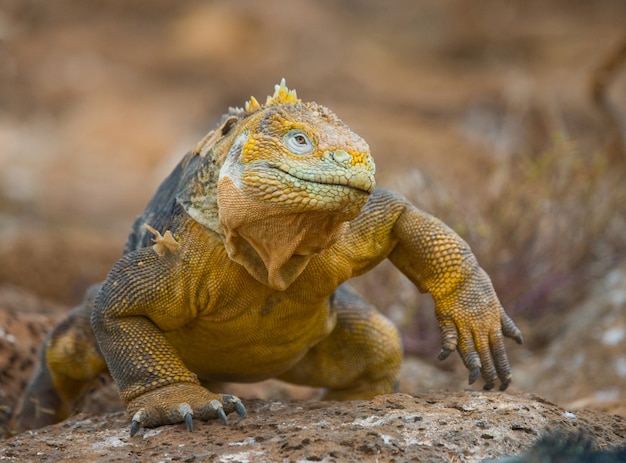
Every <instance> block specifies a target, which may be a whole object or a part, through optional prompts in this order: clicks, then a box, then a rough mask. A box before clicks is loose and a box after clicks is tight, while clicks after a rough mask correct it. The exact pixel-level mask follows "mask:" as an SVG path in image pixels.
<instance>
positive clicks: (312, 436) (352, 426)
mask: <svg viewBox="0 0 626 463" xmlns="http://www.w3.org/2000/svg"><path fill="white" fill-rule="evenodd" d="M246 405H247V407H248V408H249V410H250V412H251V413H250V417H249V418H246V419H243V418H239V417H232V418H231V419H230V423H229V424H228V425H227V426H224V425H222V424H221V423H218V422H210V423H196V424H195V429H194V431H193V432H192V433H189V432H188V431H187V430H186V429H185V427H184V425H182V424H181V425H176V426H164V427H160V428H157V429H151V430H144V431H143V432H140V433H139V434H138V435H136V436H134V437H132V438H131V437H129V433H128V429H129V426H128V419H127V417H126V416H125V415H124V414H123V413H114V414H107V415H91V414H89V415H86V414H80V415H77V416H76V417H74V418H71V419H69V420H67V421H65V422H64V423H61V424H58V425H54V426H51V427H47V428H44V429H42V430H40V431H35V432H32V433H26V434H21V435H19V436H17V437H15V438H13V439H10V440H8V441H6V442H4V443H2V444H1V445H0V459H1V460H2V461H8V462H16V463H17V462H30V461H33V462H34V461H46V462H47V461H55V462H57V461H63V462H65V461H85V462H92V461H93V462H96V461H111V462H113V461H185V462H196V461H215V462H263V461H268V462H270V461H277V462H278V461H302V462H305V461H308V462H312V461H324V462H359V461H380V462H382V461H388V462H405V461H406V462H408V461H415V462H451V461H467V462H478V461H482V460H484V459H491V458H494V457H497V456H501V455H507V454H509V455H510V454H515V453H519V452H520V451H521V450H522V449H524V448H525V447H527V446H529V445H531V443H532V442H533V441H535V440H536V439H537V438H538V436H539V435H540V434H541V433H542V432H543V430H545V429H561V430H563V432H575V433H576V432H580V431H581V430H582V431H585V432H586V433H588V434H589V435H591V436H594V437H595V441H596V443H597V445H598V446H601V447H602V448H607V447H613V446H616V445H618V444H620V443H622V442H623V440H624V436H625V435H626V418H624V417H619V416H609V415H605V414H602V413H599V412H594V411H589V410H585V411H581V412H579V413H576V414H574V413H571V412H566V411H565V410H564V409H562V408H560V407H557V406H556V405H554V404H551V403H549V402H546V401H544V400H542V399H538V398H536V397H532V396H525V395H517V394H514V395H511V394H500V393H484V392H432V393H424V394H418V395H416V396H410V395H406V394H393V395H385V396H380V397H377V398H376V399H374V400H372V401H355V402H348V403H336V402H328V403H320V402H310V401H308V402H278V401H272V402H269V403H268V402H265V401H259V400H255V401H247V402H246Z"/></svg>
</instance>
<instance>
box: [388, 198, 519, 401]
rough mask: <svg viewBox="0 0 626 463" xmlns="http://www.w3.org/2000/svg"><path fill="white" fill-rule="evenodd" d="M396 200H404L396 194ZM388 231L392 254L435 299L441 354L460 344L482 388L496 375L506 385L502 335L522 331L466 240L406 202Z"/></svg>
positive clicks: (490, 384) (507, 372) (508, 377)
mask: <svg viewBox="0 0 626 463" xmlns="http://www.w3.org/2000/svg"><path fill="white" fill-rule="evenodd" d="M398 200H399V201H406V200H403V198H402V199H399V197H397V196H396V201H398ZM392 234H393V236H394V238H395V239H396V240H397V245H396V246H395V248H394V249H393V251H392V252H391V254H390V255H389V258H390V260H391V261H392V262H393V263H394V264H395V265H396V266H397V267H398V268H399V269H400V270H401V271H402V272H403V273H404V274H405V275H407V276H408V277H409V278H410V279H411V280H412V281H413V282H414V283H415V284H416V285H417V286H418V287H419V288H420V290H421V291H424V292H429V293H430V294H431V295H432V296H433V299H434V301H435V311H436V316H437V320H438V322H439V328H440V331H441V344H442V350H441V353H440V354H439V358H440V359H445V358H446V357H448V355H450V353H451V352H452V351H454V350H458V351H459V354H460V355H461V358H462V359H463V363H464V364H465V366H466V367H467V368H468V369H469V370H470V375H469V382H470V384H471V383H473V382H474V381H476V379H477V378H478V376H479V375H480V374H481V373H482V377H483V379H484V380H485V386H484V388H485V389H492V388H493V387H494V385H495V383H496V380H497V379H498V378H499V379H500V382H501V384H500V390H504V389H506V388H507V387H508V385H509V384H510V382H511V368H510V365H509V360H508V358H507V354H506V349H505V346H504V337H505V336H506V337H511V338H513V339H514V340H515V341H517V342H518V343H520V344H521V343H522V342H523V338H522V333H521V331H520V330H519V329H518V328H517V326H515V323H513V321H512V320H511V319H510V318H509V316H508V315H507V314H506V313H505V312H504V309H503V308H502V305H501V304H500V301H499V300H498V297H497V295H496V293H495V291H494V289H493V285H492V284H491V280H490V279H489V277H488V276H487V274H486V273H485V271H484V270H483V269H482V268H481V267H480V266H479V265H478V262H477V261H476V258H475V256H474V255H473V254H472V252H471V250H470V248H469V246H468V245H467V243H465V241H463V240H462V239H461V238H460V237H459V236H458V235H457V234H456V233H455V232H454V231H452V230H451V229H450V228H448V227H447V226H446V225H445V224H443V223H442V222H441V221H440V220H438V219H436V218H435V217H433V216H431V215H429V214H426V213H424V212H422V211H420V210H419V209H417V208H415V207H414V206H412V205H411V204H410V203H408V202H406V205H405V209H404V211H403V212H402V214H400V215H399V217H398V219H397V221H396V222H395V225H394V228H393V231H392Z"/></svg>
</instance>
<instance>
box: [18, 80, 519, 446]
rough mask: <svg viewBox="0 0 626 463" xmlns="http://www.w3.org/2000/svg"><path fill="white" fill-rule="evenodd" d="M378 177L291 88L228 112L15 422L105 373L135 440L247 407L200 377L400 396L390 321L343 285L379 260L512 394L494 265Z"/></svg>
mask: <svg viewBox="0 0 626 463" xmlns="http://www.w3.org/2000/svg"><path fill="white" fill-rule="evenodd" d="M374 172H375V167H374V162H373V160H372V158H371V155H370V152H369V147H368V146H367V143H365V141H364V140H363V139H362V138H360V137H359V136H358V135H356V134H355V133H353V132H352V131H351V130H350V129H349V128H348V127H347V126H346V125H345V124H344V123H343V122H341V121H340V120H339V119H338V118H337V116H335V115H334V114H333V113H332V112H331V111H329V110H328V109H327V108H325V107H323V106H320V105H317V104H316V103H303V102H301V101H300V100H299V99H298V98H297V96H296V94H295V92H294V91H290V90H288V89H287V88H286V86H285V84H284V82H283V83H281V85H277V86H276V91H275V93H274V95H273V96H270V97H268V99H267V101H266V102H265V103H264V104H260V103H259V102H258V101H257V100H256V99H254V98H251V99H250V101H248V102H247V103H246V104H245V106H244V108H243V109H231V110H230V111H229V112H228V114H226V115H225V116H224V118H223V120H222V123H221V124H220V125H219V127H218V128H217V129H216V130H214V131H212V132H211V133H209V134H208V135H207V136H206V137H205V138H204V139H203V140H202V141H201V142H200V143H199V144H198V146H197V147H196V148H195V149H194V150H192V151H191V152H190V153H189V154H187V155H186V156H185V157H184V158H183V159H182V160H181V162H180V163H179V164H178V166H177V167H176V168H175V169H174V171H173V172H172V174H170V176H169V177H168V178H167V179H166V180H165V181H164V182H163V184H162V185H161V187H160V188H159V189H158V191H157V192H156V194H155V195H154V197H153V198H152V200H151V201H150V203H149V204H148V206H147V208H146V210H145V211H144V213H143V214H142V215H141V216H140V217H139V218H138V219H137V220H136V222H135V224H134V225H133V228H132V230H131V233H130V236H129V238H128V241H127V243H126V247H125V251H124V256H123V257H122V258H121V259H120V260H119V261H118V262H117V263H116V265H115V266H114V267H113V269H112V270H111V272H110V273H109V275H108V277H107V279H106V281H104V283H102V285H101V287H100V288H99V290H98V289H95V290H94V291H92V295H91V297H88V298H87V299H86V301H85V302H84V303H83V304H82V305H81V306H80V307H78V308H77V309H76V310H75V311H74V312H72V314H71V315H70V316H69V317H68V319H67V320H66V321H64V322H63V323H61V324H60V325H59V326H58V327H57V328H56V329H55V330H54V331H53V332H52V333H51V334H50V336H49V339H48V341H47V343H46V345H45V346H44V353H43V362H42V365H41V367H40V368H39V370H38V373H37V374H36V375H35V377H33V379H32V381H31V383H30V385H29V388H28V390H27V391H26V394H25V396H24V401H23V405H22V407H21V411H18V414H17V416H16V419H15V421H14V426H15V428H16V429H25V428H32V427H38V426H41V425H43V424H47V423H49V422H53V421H55V420H58V419H62V418H63V417H64V416H66V415H67V414H68V413H70V412H71V410H72V407H73V406H74V404H73V401H74V399H75V398H76V396H77V395H80V393H81V392H82V391H83V390H84V389H85V387H86V386H87V385H88V384H89V383H90V381H91V380H92V379H93V378H95V377H96V376H97V375H98V374H99V373H101V372H103V371H106V369H107V368H108V370H109V371H110V373H111V375H112V376H113V378H114V380H115V382H116V384H117V386H118V387H119V390H120V394H121V396H122V398H123V399H124V400H125V401H126V402H127V404H128V412H129V414H130V415H131V417H132V425H131V434H134V433H136V432H137V431H138V429H139V428H140V427H141V426H159V425H163V424H168V423H176V422H182V421H184V422H185V423H186V424H187V426H188V428H189V429H191V427H192V417H196V418H199V419H210V418H221V419H222V420H224V421H225V420H226V415H227V413H230V412H232V411H236V412H237V413H239V414H241V415H243V416H245V414H246V411H245V408H244V407H243V405H242V403H241V401H240V400H239V399H238V398H236V397H233V396H224V395H221V394H216V393H213V392H210V391H208V390H207V389H205V388H204V387H203V386H201V381H202V380H206V381H242V382H251V381H258V380H262V379H266V378H270V377H278V378H281V379H283V380H286V381H291V382H294V383H298V384H308V385H312V386H317V387H323V388H326V390H327V392H326V398H328V399H358V398H371V397H373V396H375V395H377V394H382V393H388V392H392V391H393V390H394V388H395V387H396V381H397V379H396V378H397V374H398V371H399V369H400V363H401V359H402V346H401V342H400V338H399V336H398V333H397V330H396V329H395V327H394V326H393V325H392V324H391V323H390V322H389V321H388V320H387V319H386V318H385V317H384V316H383V315H381V314H380V313H379V312H378V311H377V310H376V309H375V308H374V307H372V306H371V305H368V304H367V303H365V302H364V301H362V300H361V299H360V297H359V296H358V295H357V294H356V293H354V292H353V291H352V290H351V289H350V288H349V287H348V286H347V284H346V283H345V282H346V280H348V279H350V278H352V277H354V276H357V275H361V274H363V273H364V272H367V271H369V270H370V269H372V268H373V267H374V266H375V265H377V264H378V263H379V262H381V261H382V260H384V259H385V258H389V259H390V260H391V261H392V262H393V263H394V264H395V265H396V267H397V268H398V269H400V270H401V271H402V272H403V273H404V274H405V275H407V276H408V277H409V278H410V279H411V281H412V282H413V283H414V284H415V285H416V286H417V287H418V288H419V289H420V290H421V291H425V292H429V293H431V294H432V296H433V298H434V301H435V307H436V315H437V319H438V320H439V328H440V330H441V341H442V351H441V354H440V358H442V359H443V358H445V357H446V356H448V355H449V354H450V353H451V352H452V351H454V350H458V351H459V353H460V355H461V358H462V359H463V362H464V363H465V365H466V366H467V368H468V369H469V370H470V382H474V381H475V380H476V379H477V377H478V376H479V375H480V374H481V373H482V376H483V378H484V380H485V388H486V389H490V388H492V387H493V386H494V385H495V383H496V381H497V380H498V379H499V380H500V383H501V387H500V388H501V389H505V388H506V387H507V386H508V384H509V383H510V381H511V371H510V367H509V362H508V359H507V355H506V351H505V347H504V337H505V336H509V337H512V338H514V339H515V340H516V341H518V342H522V336H521V333H520V331H519V330H518V329H517V327H516V326H515V324H514V323H513V322H512V321H511V319H510V318H509V317H508V316H507V315H506V314H505V312H504V310H503V309H502V307H501V305H500V302H499V301H498V298H497V296H496V294H495V292H494V290H493V287H492V285H491V281H490V280H489V277H488V276H487V275H486V274H485V272H484V271H483V270H482V269H481V268H480V267H479V265H478V263H477V262H476V259H475V257H474V256H473V254H472V253H471V251H470V249H469V247H468V245H467V244H466V243H465V242H464V241H463V240H462V239H461V238H460V237H459V236H458V235H456V234H455V233H454V232H453V231H452V230H450V229H449V228H448V227H446V226H445V225H444V224H442V223H441V222H440V221H439V220H437V219H436V218H434V217H432V216H430V215H428V214H426V213H424V212H422V211H420V210H418V209H416V208H415V207H414V206H413V205H412V204H410V203H409V202H408V201H407V200H406V199H405V198H403V197H402V196H400V195H397V194H395V193H391V192H388V191H384V190H380V189H375V180H374ZM96 292H97V295H95V296H94V294H96ZM89 318H91V326H90V325H89V323H88V320H89ZM91 327H93V330H92V329H91ZM105 362H106V363H105Z"/></svg>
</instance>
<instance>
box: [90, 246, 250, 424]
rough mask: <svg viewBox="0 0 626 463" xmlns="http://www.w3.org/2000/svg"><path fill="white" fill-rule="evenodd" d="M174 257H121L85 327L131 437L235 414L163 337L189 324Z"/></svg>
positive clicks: (184, 280)
mask: <svg viewBox="0 0 626 463" xmlns="http://www.w3.org/2000/svg"><path fill="white" fill-rule="evenodd" d="M192 276H193V275H191V276H190V275H186V274H185V266H184V265H182V264H181V262H180V260H179V258H178V256H177V255H176V253H173V252H165V253H162V254H161V255H159V253H157V252H155V250H153V249H152V248H144V249H141V250H139V251H136V252H133V253H130V254H127V255H125V256H124V257H122V259H120V260H119V261H118V262H117V264H116V265H115V266H114V267H113V269H112V270H111V272H110V273H109V276H108V277H107V279H106V281H105V283H104V284H103V286H102V288H101V290H100V292H99V293H98V296H97V298H96V302H95V307H94V310H93V314H92V319H91V322H92V325H93V329H94V333H95V334H96V338H97V340H98V343H99V345H100V348H101V349H102V353H103V355H104V357H105V359H106V361H107V365H108V367H109V371H110V372H111V375H112V376H113V379H114V380H115V383H116V385H117V387H118V388H119V390H120V396H121V397H122V399H124V401H125V402H126V404H127V410H128V413H129V415H130V416H131V417H132V424H131V436H132V435H134V434H135V433H136V432H137V431H138V430H139V428H140V427H142V426H143V427H154V426H160V425H164V424H174V423H180V422H183V421H184V422H185V423H186V425H187V428H188V429H189V430H190V431H191V430H192V418H198V419H201V420H208V419H211V418H220V419H222V421H226V415H227V414H228V413H230V412H233V411H236V412H237V413H239V414H240V415H241V416H246V410H245V407H244V406H243V404H242V403H241V401H240V400H239V399H238V398H237V397H234V396H231V395H222V394H215V393H212V392H210V391H208V390H207V389H205V388H204V387H202V386H201V385H200V381H199V380H198V378H197V376H196V375H195V374H194V373H192V372H191V371H189V370H188V369H187V367H186V366H185V365H184V363H183V362H182V360H181V359H180V357H179V355H178V353H177V352H176V350H175V349H174V347H173V346H171V345H170V343H169V341H168V340H167V338H166V337H165V335H164V332H166V331H169V330H174V329H177V328H179V327H182V326H184V325H185V324H187V323H189V322H190V321H192V320H193V318H194V317H195V309H194V308H193V304H192V303H191V301H190V300H189V294H191V293H193V291H191V290H190V288H189V287H186V286H185V285H186V284H188V283H189V281H190V280H193V278H192Z"/></svg>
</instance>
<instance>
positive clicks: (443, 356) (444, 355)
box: [437, 348, 452, 360]
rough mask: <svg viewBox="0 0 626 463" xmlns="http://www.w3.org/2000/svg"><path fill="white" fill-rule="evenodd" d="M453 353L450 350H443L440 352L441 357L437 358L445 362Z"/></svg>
mask: <svg viewBox="0 0 626 463" xmlns="http://www.w3.org/2000/svg"><path fill="white" fill-rule="evenodd" d="M451 353H452V351H451V350H450V349H445V348H444V349H441V351H440V352H439V355H438V356H437V358H438V359H439V360H445V359H447V358H448V356H449V355H450V354H451Z"/></svg>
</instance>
